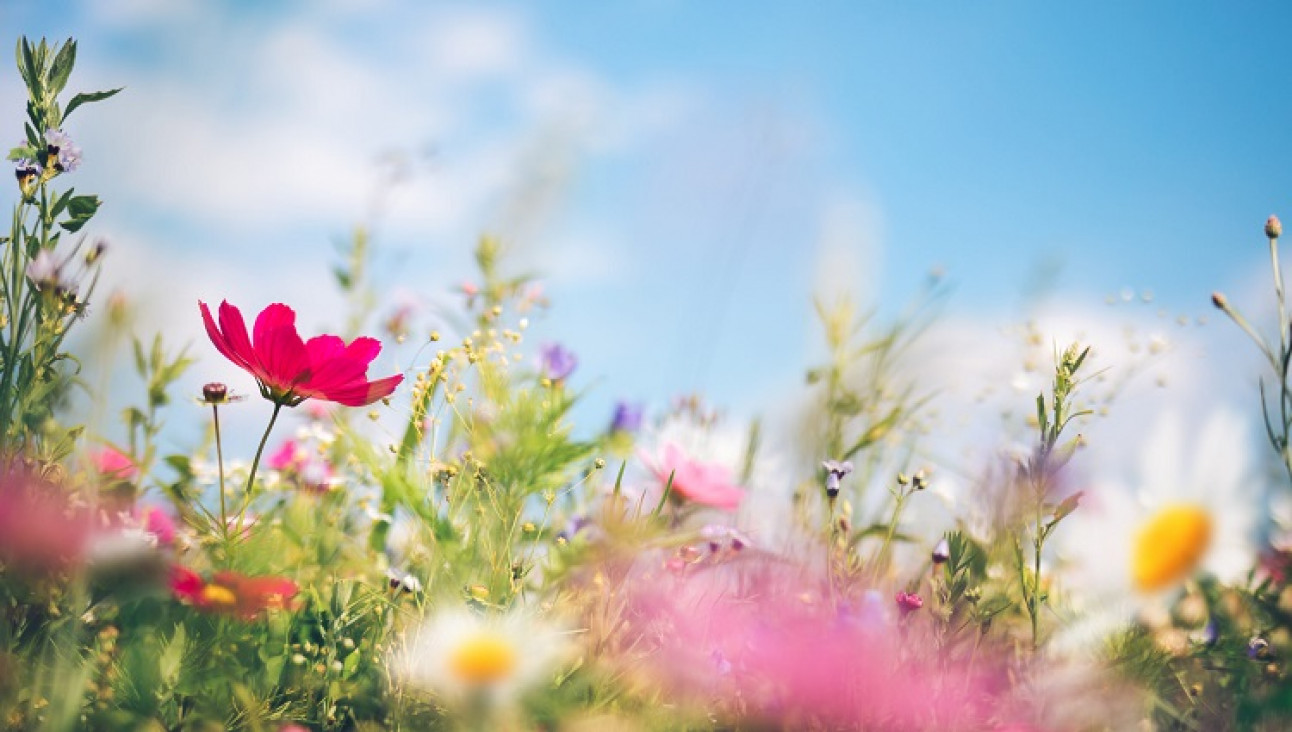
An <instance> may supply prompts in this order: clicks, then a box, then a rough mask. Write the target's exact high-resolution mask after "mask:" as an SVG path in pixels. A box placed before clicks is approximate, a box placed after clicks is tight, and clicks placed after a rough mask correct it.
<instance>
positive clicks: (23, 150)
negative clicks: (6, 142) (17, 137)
mask: <svg viewBox="0 0 1292 732" xmlns="http://www.w3.org/2000/svg"><path fill="white" fill-rule="evenodd" d="M35 157H36V148H35V147H32V146H31V145H24V146H22V147H15V148H14V149H12V150H10V151H9V157H7V158H5V160H11V161H12V160H19V159H21V158H28V159H34V158H35Z"/></svg>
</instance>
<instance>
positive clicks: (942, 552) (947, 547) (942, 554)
mask: <svg viewBox="0 0 1292 732" xmlns="http://www.w3.org/2000/svg"><path fill="white" fill-rule="evenodd" d="M950 558H951V544H950V543H948V542H947V539H946V537H945V536H944V537H942V541H939V542H938V544H937V546H935V547H933V563H934V564H942V563H943V562H945V561H947V560H948V559H950Z"/></svg>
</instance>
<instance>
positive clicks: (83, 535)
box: [0, 473, 94, 573]
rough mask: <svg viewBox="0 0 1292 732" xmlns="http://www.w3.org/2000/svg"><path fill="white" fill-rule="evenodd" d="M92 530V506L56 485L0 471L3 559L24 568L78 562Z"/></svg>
mask: <svg viewBox="0 0 1292 732" xmlns="http://www.w3.org/2000/svg"><path fill="white" fill-rule="evenodd" d="M93 532H94V521H93V516H92V514H91V512H90V511H89V509H88V508H86V507H83V506H78V505H75V504H74V503H72V502H71V500H70V497H69V496H67V495H66V494H65V493H63V491H62V489H61V488H60V487H59V486H57V485H51V484H47V483H43V482H39V481H36V480H34V479H31V478H29V477H27V476H24V475H21V474H16V473H9V474H7V475H0V562H2V563H4V564H5V565H6V566H11V567H14V568H17V569H19V570H23V571H30V572H38V573H39V572H48V571H56V570H59V569H64V568H68V567H74V566H79V565H80V564H82V563H83V562H84V560H85V556H86V549H87V547H88V546H89V544H90V539H91V535H92V534H93Z"/></svg>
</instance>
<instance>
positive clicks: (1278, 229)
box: [1265, 216, 1283, 239]
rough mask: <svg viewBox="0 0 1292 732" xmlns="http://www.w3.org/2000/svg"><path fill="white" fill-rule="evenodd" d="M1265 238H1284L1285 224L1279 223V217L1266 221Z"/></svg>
mask: <svg viewBox="0 0 1292 732" xmlns="http://www.w3.org/2000/svg"><path fill="white" fill-rule="evenodd" d="M1265 236H1267V237H1269V238H1270V239H1277V238H1279V237H1280V236H1283V222H1282V221H1279V217H1277V216H1271V217H1269V218H1268V219H1265Z"/></svg>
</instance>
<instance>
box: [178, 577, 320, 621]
mask: <svg viewBox="0 0 1292 732" xmlns="http://www.w3.org/2000/svg"><path fill="white" fill-rule="evenodd" d="M170 589H171V592H172V593H173V594H174V595H175V597H177V598H179V599H180V600H182V601H184V602H187V603H188V604H190V605H192V606H193V607H196V608H197V609H198V610H202V611H205V612H213V613H227V614H229V615H235V616H237V617H239V618H241V619H243V620H252V619H254V618H255V617H256V616H257V615H259V614H260V613H261V612H263V611H265V610H279V609H283V608H290V602H289V601H290V600H291V599H292V598H293V597H295V596H296V593H297V592H299V591H300V590H299V588H298V587H297V586H296V583H295V582H293V581H291V580H289V579H287V578H286V577H247V576H246V575H242V574H238V573H237V572H229V571H224V572H216V573H215V576H214V577H212V578H211V581H210V582H207V581H206V580H204V579H202V576H201V575H199V574H198V573H197V572H194V571H193V570H191V569H188V568H187V567H180V566H178V565H176V566H174V567H172V568H171V577H170Z"/></svg>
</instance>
